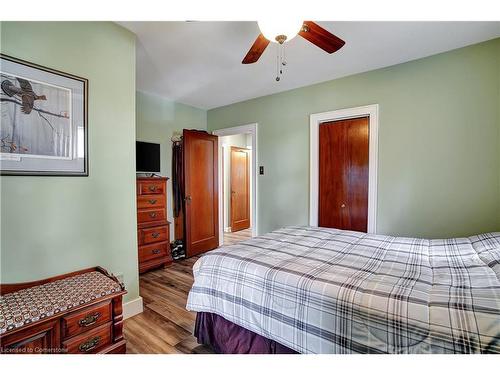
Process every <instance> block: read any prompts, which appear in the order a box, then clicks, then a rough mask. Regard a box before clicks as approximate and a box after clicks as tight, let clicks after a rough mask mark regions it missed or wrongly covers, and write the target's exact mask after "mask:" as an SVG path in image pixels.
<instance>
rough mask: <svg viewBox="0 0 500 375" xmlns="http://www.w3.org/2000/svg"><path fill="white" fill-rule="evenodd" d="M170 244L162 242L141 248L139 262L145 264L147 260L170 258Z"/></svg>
mask: <svg viewBox="0 0 500 375" xmlns="http://www.w3.org/2000/svg"><path fill="white" fill-rule="evenodd" d="M169 253H170V252H169V243H168V242H162V243H156V244H152V245H144V246H139V262H144V261H146V260H151V259H156V258H162V257H168V255H169Z"/></svg>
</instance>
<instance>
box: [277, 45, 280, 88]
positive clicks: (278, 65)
mask: <svg viewBox="0 0 500 375" xmlns="http://www.w3.org/2000/svg"><path fill="white" fill-rule="evenodd" d="M276 52H277V54H276V82H279V80H280V79H281V78H280V46H279V44H277V50H276Z"/></svg>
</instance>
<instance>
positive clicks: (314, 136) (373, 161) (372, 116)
mask: <svg viewBox="0 0 500 375" xmlns="http://www.w3.org/2000/svg"><path fill="white" fill-rule="evenodd" d="M364 116H368V117H369V132H370V133H369V148H370V149H369V157H368V160H369V161H368V168H369V170H368V233H377V177H378V171H377V170H378V104H371V105H366V106H362V107H355V108H345V109H339V110H335V111H329V112H321V113H314V114H312V115H310V117H309V119H310V122H309V124H310V168H309V225H311V226H318V204H319V127H320V126H321V124H322V123H325V122H331V121H338V120H345V119H350V118H357V117H364Z"/></svg>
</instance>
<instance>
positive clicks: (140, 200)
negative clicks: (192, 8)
mask: <svg viewBox="0 0 500 375" xmlns="http://www.w3.org/2000/svg"><path fill="white" fill-rule="evenodd" d="M163 207H165V196H164V195H138V196H137V208H163Z"/></svg>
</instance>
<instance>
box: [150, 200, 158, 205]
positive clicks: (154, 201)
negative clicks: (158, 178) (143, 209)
mask: <svg viewBox="0 0 500 375" xmlns="http://www.w3.org/2000/svg"><path fill="white" fill-rule="evenodd" d="M156 202H158V201H157V200H156V199H150V200H149V204H155V203H156Z"/></svg>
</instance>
